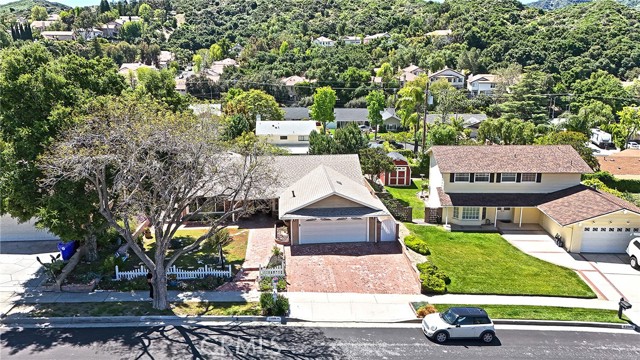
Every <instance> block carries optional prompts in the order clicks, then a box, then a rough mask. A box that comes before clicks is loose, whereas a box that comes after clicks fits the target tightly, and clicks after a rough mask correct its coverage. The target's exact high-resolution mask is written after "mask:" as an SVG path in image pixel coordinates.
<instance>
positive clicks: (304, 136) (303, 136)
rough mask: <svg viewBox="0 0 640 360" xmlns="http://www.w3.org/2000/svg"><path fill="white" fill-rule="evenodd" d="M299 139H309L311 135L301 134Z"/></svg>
mask: <svg viewBox="0 0 640 360" xmlns="http://www.w3.org/2000/svg"><path fill="white" fill-rule="evenodd" d="M298 141H309V135H299V136H298Z"/></svg>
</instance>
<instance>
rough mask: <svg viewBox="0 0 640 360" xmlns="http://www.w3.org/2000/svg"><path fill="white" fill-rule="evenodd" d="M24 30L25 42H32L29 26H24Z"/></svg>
mask: <svg viewBox="0 0 640 360" xmlns="http://www.w3.org/2000/svg"><path fill="white" fill-rule="evenodd" d="M24 29H25V32H26V33H27V34H26V40H33V33H32V32H31V25H29V24H25V25H24Z"/></svg>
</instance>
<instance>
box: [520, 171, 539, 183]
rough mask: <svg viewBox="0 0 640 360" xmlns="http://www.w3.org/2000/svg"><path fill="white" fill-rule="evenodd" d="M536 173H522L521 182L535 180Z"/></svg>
mask: <svg viewBox="0 0 640 360" xmlns="http://www.w3.org/2000/svg"><path fill="white" fill-rule="evenodd" d="M537 175H538V174H536V173H523V174H522V179H521V181H522V182H536V177H537Z"/></svg>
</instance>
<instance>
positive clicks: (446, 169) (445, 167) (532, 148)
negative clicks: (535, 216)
mask: <svg viewBox="0 0 640 360" xmlns="http://www.w3.org/2000/svg"><path fill="white" fill-rule="evenodd" d="M427 153H433V156H434V157H435V159H436V161H437V162H438V167H439V168H440V172H442V173H466V172H469V173H477V172H489V173H503V172H526V173H556V174H557V173H567V174H584V173H591V172H592V171H593V170H591V168H590V167H589V165H587V163H586V162H584V160H582V158H581V157H580V155H579V154H578V152H577V151H575V150H574V149H573V147H571V146H570V145H480V146H433V147H431V148H430V149H429V150H427Z"/></svg>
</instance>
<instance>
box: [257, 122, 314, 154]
mask: <svg viewBox="0 0 640 360" xmlns="http://www.w3.org/2000/svg"><path fill="white" fill-rule="evenodd" d="M313 130H317V127H316V122H315V121H256V136H258V137H262V138H264V139H265V140H266V141H267V143H269V144H272V145H276V146H278V147H281V148H284V149H286V150H288V151H289V152H290V153H292V154H306V153H308V152H309V134H310V133H311V131H313Z"/></svg>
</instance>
